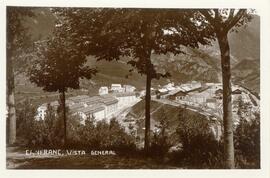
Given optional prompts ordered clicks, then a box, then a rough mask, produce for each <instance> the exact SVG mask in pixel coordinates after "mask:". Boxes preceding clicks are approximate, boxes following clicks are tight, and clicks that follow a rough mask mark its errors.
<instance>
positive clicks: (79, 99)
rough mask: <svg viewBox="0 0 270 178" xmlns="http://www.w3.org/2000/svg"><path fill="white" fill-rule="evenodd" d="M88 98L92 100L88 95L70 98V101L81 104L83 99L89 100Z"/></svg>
mask: <svg viewBox="0 0 270 178" xmlns="http://www.w3.org/2000/svg"><path fill="white" fill-rule="evenodd" d="M87 98H90V97H89V96H87V95H78V96H73V97H69V98H68V100H70V101H73V102H75V103H78V102H81V101H82V100H83V99H87Z"/></svg>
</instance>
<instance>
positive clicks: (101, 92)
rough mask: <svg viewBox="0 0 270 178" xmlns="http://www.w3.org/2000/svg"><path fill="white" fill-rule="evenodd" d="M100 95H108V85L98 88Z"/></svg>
mask: <svg viewBox="0 0 270 178" xmlns="http://www.w3.org/2000/svg"><path fill="white" fill-rule="evenodd" d="M98 93H99V95H106V94H108V93H109V89H108V87H100V88H99V90H98Z"/></svg>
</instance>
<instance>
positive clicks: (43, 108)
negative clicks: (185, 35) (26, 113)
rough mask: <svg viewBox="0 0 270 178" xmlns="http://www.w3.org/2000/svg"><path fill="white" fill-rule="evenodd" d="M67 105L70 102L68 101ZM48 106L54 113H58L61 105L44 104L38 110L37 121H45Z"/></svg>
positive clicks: (55, 102) (56, 102)
mask: <svg viewBox="0 0 270 178" xmlns="http://www.w3.org/2000/svg"><path fill="white" fill-rule="evenodd" d="M67 103H69V101H67ZM48 106H50V107H52V109H53V110H54V111H56V110H57V108H58V107H59V103H58V101H53V102H50V103H44V104H42V105H41V106H39V107H38V108H37V115H36V116H35V119H36V120H44V119H45V117H46V113H47V109H48Z"/></svg>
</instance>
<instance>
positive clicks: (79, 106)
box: [36, 81, 250, 123]
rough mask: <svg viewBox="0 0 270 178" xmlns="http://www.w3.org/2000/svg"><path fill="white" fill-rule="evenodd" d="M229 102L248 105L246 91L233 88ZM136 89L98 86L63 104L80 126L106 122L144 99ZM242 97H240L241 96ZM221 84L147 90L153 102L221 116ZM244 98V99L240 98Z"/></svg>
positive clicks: (55, 104) (41, 117)
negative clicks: (167, 102)
mask: <svg viewBox="0 0 270 178" xmlns="http://www.w3.org/2000/svg"><path fill="white" fill-rule="evenodd" d="M232 89H233V91H232V94H233V100H236V99H237V97H239V96H242V99H243V100H244V102H250V96H249V94H248V92H247V91H245V90H244V89H242V88H241V87H239V86H233V87H232ZM135 90H136V88H135V87H134V86H131V85H121V84H111V86H110V87H107V86H102V87H100V88H99V90H98V93H99V94H98V95H96V96H87V95H79V96H74V97H69V98H68V99H67V100H66V105H67V106H68V109H69V112H70V113H72V114H74V115H78V116H80V119H81V123H84V121H85V119H86V118H87V117H94V118H95V120H102V119H106V120H108V121H109V120H110V119H111V118H112V117H116V116H117V115H118V114H119V112H120V111H121V110H123V108H126V107H130V106H132V105H133V104H135V103H137V102H138V101H139V100H140V99H139V97H143V96H144V95H145V90H142V91H136V92H135ZM243 92H244V93H246V95H242V93H243ZM222 93H223V91H222V84H221V83H203V84H202V83H200V82H197V81H191V82H190V83H185V84H181V85H175V84H174V83H168V84H167V85H164V86H163V87H159V88H158V89H153V88H151V96H152V97H155V98H156V99H168V100H172V101H175V102H178V103H180V104H186V105H189V106H194V107H198V108H203V107H205V108H208V109H211V110H212V111H213V112H215V113H217V112H218V113H219V114H221V113H220V112H222ZM243 96H244V97H243ZM49 105H50V106H51V107H52V108H54V109H56V108H58V106H59V103H58V102H57V101H53V102H51V103H49ZM47 107H48V103H45V104H42V105H41V106H40V107H38V109H37V111H38V114H37V116H36V118H37V120H44V119H45V117H46V111H47V109H48V108H47ZM233 111H234V112H235V111H237V106H236V105H234V107H233Z"/></svg>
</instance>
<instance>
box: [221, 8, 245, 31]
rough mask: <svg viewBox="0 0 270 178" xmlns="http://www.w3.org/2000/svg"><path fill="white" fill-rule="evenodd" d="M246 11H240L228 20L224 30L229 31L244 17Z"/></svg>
mask: <svg viewBox="0 0 270 178" xmlns="http://www.w3.org/2000/svg"><path fill="white" fill-rule="evenodd" d="M246 11H247V10H246V9H240V10H239V11H238V12H237V14H236V15H235V16H233V17H231V18H228V20H227V23H226V27H225V29H226V30H230V29H231V28H232V27H233V26H235V25H236V24H237V22H238V21H239V20H240V19H241V18H242V17H243V16H244V14H245V13H246ZM230 16H231V14H230Z"/></svg>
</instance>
